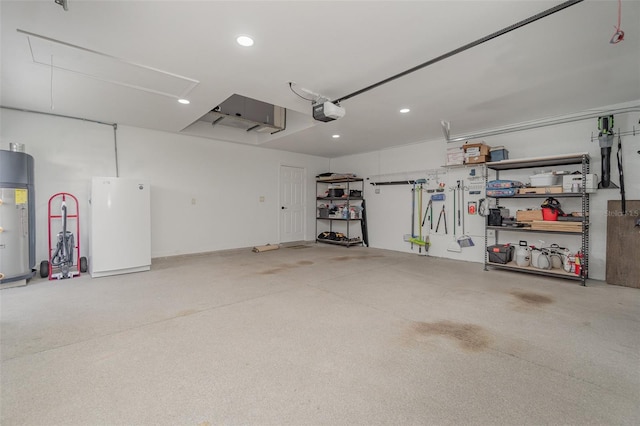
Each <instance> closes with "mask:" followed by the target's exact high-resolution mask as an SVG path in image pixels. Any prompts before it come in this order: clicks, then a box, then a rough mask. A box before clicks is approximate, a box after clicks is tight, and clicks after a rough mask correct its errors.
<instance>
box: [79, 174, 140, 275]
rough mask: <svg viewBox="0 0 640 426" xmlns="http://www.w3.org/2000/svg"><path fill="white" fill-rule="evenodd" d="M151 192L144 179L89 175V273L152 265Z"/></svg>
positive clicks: (134, 269)
mask: <svg viewBox="0 0 640 426" xmlns="http://www.w3.org/2000/svg"><path fill="white" fill-rule="evenodd" d="M150 194H151V193H150V185H149V183H148V182H146V181H145V180H143V179H135V178H133V179H132V178H114V177H94V178H92V180H91V193H90V196H89V210H90V214H89V222H90V223H89V259H88V261H89V273H90V274H91V276H92V277H104V276H108V275H117V274H127V273H130V272H141V271H148V270H149V269H151V197H150Z"/></svg>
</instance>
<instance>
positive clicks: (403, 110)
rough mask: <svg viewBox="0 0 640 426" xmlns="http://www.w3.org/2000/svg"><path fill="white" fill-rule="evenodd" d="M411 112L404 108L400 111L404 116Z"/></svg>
mask: <svg viewBox="0 0 640 426" xmlns="http://www.w3.org/2000/svg"><path fill="white" fill-rule="evenodd" d="M409 111H411V110H410V109H409V108H402V109H401V110H400V112H401V113H403V114H406V113H408V112H409Z"/></svg>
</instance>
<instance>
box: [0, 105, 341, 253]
mask: <svg viewBox="0 0 640 426" xmlns="http://www.w3.org/2000/svg"><path fill="white" fill-rule="evenodd" d="M0 123H1V124H2V126H1V129H0V148H2V149H8V148H9V143H10V142H18V143H23V144H25V147H26V149H25V151H26V152H27V153H28V154H30V155H32V156H33V157H34V159H35V180H36V181H35V186H36V216H37V217H36V227H37V228H36V233H37V238H36V258H37V259H38V260H44V259H46V258H47V244H48V243H47V237H46V236H47V202H48V199H49V197H50V196H51V195H53V194H54V193H57V192H70V193H72V194H74V195H76V196H77V197H78V199H79V200H80V216H81V217H80V219H81V230H80V233H81V240H80V242H81V248H82V255H86V254H87V251H86V248H88V231H87V228H86V224H87V219H88V218H87V217H86V216H84V220H83V213H84V214H86V212H88V204H87V200H88V196H89V186H90V181H91V177H92V176H115V173H116V170H115V154H114V139H113V128H112V127H111V126H107V125H101V124H96V123H91V122H85V121H79V120H73V119H66V118H60V117H53V116H47V115H42V114H33V113H27V112H19V111H13V110H7V109H0ZM117 140H118V159H119V172H120V173H119V174H120V176H121V177H140V178H145V179H147V180H148V181H149V182H150V183H151V206H152V212H151V230H152V241H151V244H152V248H151V250H152V253H151V255H152V257H161V256H170V255H179V254H189V253H200V252H207V251H214V250H223V249H231V248H240V247H251V246H254V245H260V244H266V243H277V242H278V241H279V230H278V226H279V224H278V217H279V200H278V195H279V194H278V181H279V169H280V166H281V165H287V166H295V167H301V168H304V169H305V170H306V173H307V175H306V176H307V178H306V179H307V182H306V191H307V200H308V202H307V204H308V205H309V207H308V209H307V214H306V232H305V239H306V240H312V239H314V237H315V236H314V232H315V226H314V219H315V206H314V202H313V198H314V196H315V176H316V175H317V174H319V173H322V172H326V171H327V170H328V169H329V160H328V159H326V158H320V157H314V156H308V155H301V154H294V153H288V152H282V151H276V150H269V149H263V148H259V147H252V146H244V145H239V144H231V143H226V142H220V141H213V140H209V139H202V138H197V137H192V136H184V135H178V134H172V133H166V132H157V131H152V130H146V129H139V128H133V127H127V126H118V131H117ZM261 196H263V197H264V199H265V201H264V202H260V197H261ZM194 200H195V204H193V201H194ZM114 232H117V230H114Z"/></svg>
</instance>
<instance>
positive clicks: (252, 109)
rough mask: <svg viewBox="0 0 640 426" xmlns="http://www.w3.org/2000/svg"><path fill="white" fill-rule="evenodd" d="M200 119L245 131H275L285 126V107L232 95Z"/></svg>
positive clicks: (215, 124) (214, 124)
mask: <svg viewBox="0 0 640 426" xmlns="http://www.w3.org/2000/svg"><path fill="white" fill-rule="evenodd" d="M200 120H201V121H207V122H210V123H211V124H212V125H213V126H228V127H234V128H237V129H242V130H245V131H247V132H250V131H254V132H257V133H276V132H280V131H282V130H284V129H285V127H286V109H285V108H283V107H279V106H276V105H272V104H269V103H266V102H262V101H258V100H255V99H251V98H247V97H246V96H242V95H232V96H230V97H229V98H228V99H226V100H225V101H224V102H222V103H221V104H220V105H218V106H216V107H215V108H214V109H212V110H211V111H209V112H208V113H207V114H205V116H204V117H202V118H201V119H200Z"/></svg>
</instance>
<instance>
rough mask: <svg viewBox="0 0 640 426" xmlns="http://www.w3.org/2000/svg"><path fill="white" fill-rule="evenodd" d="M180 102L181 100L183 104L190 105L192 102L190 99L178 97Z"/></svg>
mask: <svg viewBox="0 0 640 426" xmlns="http://www.w3.org/2000/svg"><path fill="white" fill-rule="evenodd" d="M178 102H180V103H181V104H183V105H189V104H190V103H191V102H189V100H188V99H178Z"/></svg>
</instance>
